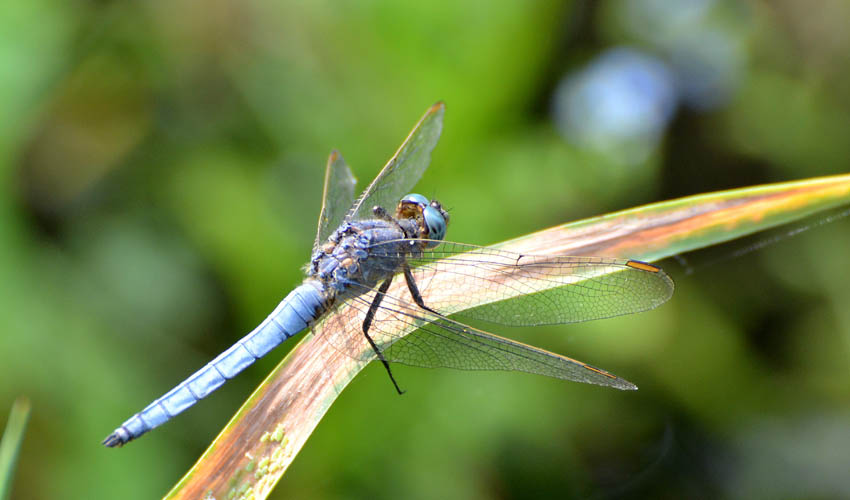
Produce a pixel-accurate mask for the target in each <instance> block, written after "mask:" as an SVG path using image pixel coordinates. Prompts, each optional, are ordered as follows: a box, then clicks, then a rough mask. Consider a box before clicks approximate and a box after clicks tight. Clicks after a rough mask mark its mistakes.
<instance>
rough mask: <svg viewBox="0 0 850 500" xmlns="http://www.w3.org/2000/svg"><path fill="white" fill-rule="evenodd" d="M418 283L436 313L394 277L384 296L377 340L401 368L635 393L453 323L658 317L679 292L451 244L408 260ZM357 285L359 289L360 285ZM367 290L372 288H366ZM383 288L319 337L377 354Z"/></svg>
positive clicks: (597, 266) (590, 261)
mask: <svg viewBox="0 0 850 500" xmlns="http://www.w3.org/2000/svg"><path fill="white" fill-rule="evenodd" d="M397 248H398V246H397V243H388V244H382V245H376V246H373V247H371V248H370V258H378V259H380V258H381V257H396V256H397V255H396V250H394V249H397ZM407 261H408V262H409V263H410V264H411V265H413V266H415V267H414V268H413V269H412V275H413V279H414V282H415V283H416V286H417V288H418V290H419V292H420V293H421V295H422V299H423V302H424V303H425V305H426V306H428V307H429V308H430V309H433V310H435V311H437V313H433V312H430V311H427V310H424V309H422V308H421V307H419V306H418V305H416V304H415V303H414V302H413V298H412V295H411V293H410V291H409V289H408V288H407V285H406V283H405V280H404V278H403V277H401V276H396V279H395V281H394V283H393V286H391V287H390V288H389V290H388V291H387V293H386V294H385V295H384V296H383V299H382V302H381V306H380V307H379V308H378V309H377V312H376V314H375V317H374V320H373V322H372V325H371V328H370V335H371V336H372V338H373V339H374V340H375V342H376V343H377V344H378V345H379V347H380V348H381V350H382V352H383V353H384V356H385V357H386V358H387V359H388V360H390V361H395V362H399V363H403V364H409V365H415V366H424V367H449V368H457V369H464V370H518V371H524V372H528V373H536V374H541V375H547V376H550V377H556V378H562V379H566V380H574V381H578V382H585V383H592V384H598V385H606V386H612V387H617V388H620V389H634V388H635V387H634V385H632V384H631V383H629V382H627V381H625V380H623V379H621V378H618V377H616V376H614V375H612V374H610V373H608V372H605V371H604V370H600V369H598V368H595V367H592V366H590V365H587V364H585V363H582V362H581V361H577V360H574V359H571V358H567V357H565V356H561V355H558V354H554V353H551V352H547V351H544V350H542V349H538V348H536V347H532V346H528V345H525V344H522V343H519V342H514V341H512V340H508V339H505V338H502V337H498V336H496V335H493V334H491V333H487V332H485V331H482V330H478V329H476V328H472V327H470V326H467V325H464V324H463V323H460V322H458V321H456V320H453V319H450V318H447V317H446V315H448V314H454V313H459V314H461V315H463V316H468V317H474V318H478V319H483V320H486V321H490V322H493V323H501V324H507V325H542V324H552V323H572V322H579V321H587V320H592V319H600V318H607V317H612V316H617V315H621V314H630V313H635V312H640V311H645V310H648V309H652V308H654V307H656V306H658V305H660V304H661V303H663V302H665V301H666V300H667V299H669V298H670V296H671V295H672V293H673V281H672V280H671V279H670V278H669V276H667V275H666V274H665V273H664V271H662V270H661V269H660V268H658V267H655V266H653V265H651V264H646V263H643V262H639V261H633V260H624V259H613V258H603V257H570V256H544V255H526V254H518V253H513V252H507V251H502V250H495V249H491V248H483V247H477V246H474V245H464V244H460V243H443V244H442V245H441V246H440V247H438V248H436V249H434V250H429V251H425V252H422V253H420V254H419V255H407ZM353 286H356V285H353ZM364 290H365V287H364ZM377 293H379V292H377V291H375V290H369V291H368V293H364V294H363V295H360V296H357V297H354V298H352V299H350V300H349V301H348V302H347V303H346V305H347V306H350V307H347V308H344V311H345V312H344V313H334V314H331V315H329V316H328V318H327V319H326V321H325V322H324V323H322V324H321V325H319V329H318V330H316V331H317V334H318V335H322V336H323V337H324V338H325V339H326V340H327V341H328V342H330V343H331V344H332V345H333V346H335V347H336V348H337V349H339V350H341V351H342V352H344V353H345V354H347V355H348V356H351V357H353V358H355V359H360V360H368V359H371V358H372V357H373V356H374V353H373V352H372V350H371V348H370V347H369V345H368V343H367V342H366V340H365V337H364V336H363V335H362V333H361V325H362V322H363V319H364V318H365V317H366V314H367V311H368V310H369V306H370V304H371V303H372V301H373V300H374V297H375V296H376V294H377Z"/></svg>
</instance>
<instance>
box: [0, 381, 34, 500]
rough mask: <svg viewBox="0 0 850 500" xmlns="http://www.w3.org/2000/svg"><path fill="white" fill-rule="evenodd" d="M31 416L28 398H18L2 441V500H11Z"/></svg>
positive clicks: (0, 464) (0, 483)
mask: <svg viewBox="0 0 850 500" xmlns="http://www.w3.org/2000/svg"><path fill="white" fill-rule="evenodd" d="M29 416H30V402H29V400H28V399H26V398H18V399H16V400H15V402H14V403H13V404H12V411H10V412H9V421H8V422H6V430H5V431H3V439H2V440H0V500H6V499H7V498H11V496H10V495H11V494H12V481H13V479H14V478H15V466H16V465H17V464H18V452H19V451H20V450H21V443H22V442H23V440H24V433H25V432H26V430H27V420H29Z"/></svg>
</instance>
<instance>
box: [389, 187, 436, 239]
mask: <svg viewBox="0 0 850 500" xmlns="http://www.w3.org/2000/svg"><path fill="white" fill-rule="evenodd" d="M396 217H397V218H399V219H402V218H405V219H406V218H414V219H416V221H417V223H418V224H419V232H420V235H421V237H422V238H426V239H429V240H442V239H443V238H445V237H446V227H447V226H448V225H449V213H448V212H446V211H445V210H444V209H443V206H442V205H441V204H440V202H439V201H437V200H430V201H428V198H426V197H424V196H422V195H421V194H415V193H414V194H409V195H407V196H405V197H404V198H402V199H401V201H400V202H398V209H397V210H396ZM437 245H438V243H436V242H435V243H429V244H428V245H427V246H429V247H432V246H437Z"/></svg>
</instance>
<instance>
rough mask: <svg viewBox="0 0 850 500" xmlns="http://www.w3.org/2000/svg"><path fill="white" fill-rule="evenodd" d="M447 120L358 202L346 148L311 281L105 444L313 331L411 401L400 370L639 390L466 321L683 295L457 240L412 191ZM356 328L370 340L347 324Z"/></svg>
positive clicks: (638, 307)
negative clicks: (377, 371) (516, 374)
mask: <svg viewBox="0 0 850 500" xmlns="http://www.w3.org/2000/svg"><path fill="white" fill-rule="evenodd" d="M444 112H445V106H444V104H443V103H441V102H440V103H437V104H435V105H434V106H432V107H431V108H430V109H428V110H427V112H426V113H425V115H424V116H423V117H422V118H421V119H420V120H419V122H418V123H417V124H416V126H415V127H414V128H413V130H412V131H411V132H410V134H409V135H408V136H407V138H406V139H405V141H404V142H403V143H402V145H401V147H400V148H399V149H398V151H396V153H395V155H393V157H392V158H391V159H390V161H389V162H388V163H387V164H386V166H385V167H384V168H383V169H382V170H381V171H380V173H379V174H378V176H377V177H376V178H375V179H374V180H373V181H372V183H371V184H369V186H368V187H367V188H366V190H365V191H364V192H363V193H362V194H361V195H360V196H359V197H358V198H357V199H356V200H355V198H354V188H355V183H356V181H355V179H354V176H353V175H352V173H351V169H350V168H349V167H348V165H347V164H346V163H345V161H344V160H343V158H342V156H341V155H340V154H339V153H337V152H333V153H332V154H331V156H330V158H329V160H328V163H327V167H326V172H325V183H324V190H323V198H322V208H321V212H320V214H319V223H318V231H317V234H316V239H315V241H314V244H313V252H312V256H311V259H310V262H309V263H308V264H307V266H306V268H305V269H306V274H307V277H306V278H305V279H304V281H303V283H302V284H301V285H300V286H298V287H296V288H295V289H294V290H293V291H292V292H290V293H289V294H288V295H287V296H286V297H285V298H284V299H283V300H282V301H281V302H280V303H279V304H278V306H277V307H276V308H275V309H274V311H272V313H271V314H269V316H268V317H267V318H266V319H265V320H264V321H263V322H262V323H260V325H259V326H257V327H256V328H255V329H254V330H253V331H251V332H250V333H249V334H248V335H246V336H245V337H243V338H242V339H240V340H239V341H238V342H236V343H235V344H234V345H233V346H231V347H230V348H228V349H227V350H225V351H224V352H222V353H221V354H220V355H218V356H217V357H216V358H215V359H213V360H212V361H210V362H209V363H208V364H207V365H205V366H204V367H203V368H201V369H200V370H198V371H197V372H195V373H194V374H193V375H191V376H190V377H189V378H187V379H186V380H185V381H183V382H181V383H180V384H178V385H177V386H176V387H174V388H173V389H171V390H170V391H169V392H167V393H166V394H165V395H164V396H162V397H160V398H159V399H157V400H155V401H154V402H152V403H151V404H149V405H148V406H147V407H145V408H144V409H143V410H142V411H140V412H139V413H136V414H135V415H133V416H132V417H130V418H129V419H128V420H127V421H125V422H124V423H123V424H121V426H120V427H118V428H117V429H115V431H114V432H113V433H112V434H110V435H109V436H108V437H107V438H106V439H104V441H103V444H104V445H106V446H109V447H117V446H122V445H124V444H126V443H128V442H129V441H131V440H133V439H136V438H138V437H139V436H141V435H143V434H145V433H146V432H148V431H150V430H152V429H154V428H155V427H158V426H159V425H162V424H163V423H165V422H166V421H168V420H170V419H171V418H173V417H174V416H176V415H177V414H179V413H181V412H183V411H184V410H186V409H187V408H189V407H191V406H192V405H194V404H195V403H197V402H198V401H200V400H201V399H202V398H204V397H206V396H208V395H209V394H210V393H212V392H213V391H215V390H216V389H218V388H219V387H221V386H222V385H223V384H224V383H225V382H226V381H227V380H229V379H231V378H233V377H235V376H236V375H237V374H239V373H240V372H241V371H243V370H244V369H245V368H246V367H248V366H250V365H251V364H252V363H254V362H255V361H256V360H257V359H259V358H261V357H263V356H265V355H266V354H268V353H269V352H270V351H271V350H272V349H274V348H275V347H277V346H278V345H280V344H281V343H282V342H284V341H285V340H287V339H289V338H290V337H293V336H295V335H297V334H298V333H300V332H302V331H305V330H308V329H311V330H312V331H313V333H314V335H315V336H316V337H317V338H322V339H324V340H325V341H327V342H329V343H330V345H331V346H332V347H333V348H335V349H337V350H339V351H340V352H342V353H344V354H346V355H348V356H350V357H351V358H354V359H356V360H359V361H371V360H375V359H377V360H378V361H380V362H381V364H382V365H383V367H384V368H385V370H386V372H387V374H388V375H389V379H390V381H391V382H392V385H393V387H394V388H395V390H396V391H397V392H398V393H399V394H401V393H403V392H404V391H402V389H401V387H400V386H399V384H398V382H397V381H396V379H395V376H394V375H393V372H392V369H391V366H390V363H401V364H406V365H413V366H421V367H431V368H434V367H447V368H455V369H463V370H509V371H521V372H528V373H534V374H540V375H545V376H549V377H554V378H559V379H564V380H571V381H576V382H583V383H589V384H597V385H601V386H608V387H613V388H616V389H621V390H634V389H637V387H636V386H635V385H634V384H632V383H631V382H628V381H627V380H624V379H623V378H620V377H618V376H616V375H614V374H612V373H609V372H607V371H605V370H603V369H600V368H596V367H594V366H591V365H589V364H587V363H584V362H581V361H578V360H576V359H572V358H569V357H566V356H562V355H560V354H556V353H553V352H549V351H545V350H543V349H539V348H537V347H533V346H530V345H527V344H523V343H520V342H516V341H514V340H510V339H508V338H504V337H500V336H498V335H495V334H493V333H490V332H487V331H484V330H481V329H478V328H474V327H472V326H469V325H468V324H466V323H464V322H462V321H461V320H465V319H467V318H469V319H476V320H482V321H484V322H487V323H490V324H500V325H508V326H528V325H548V324H563V323H576V322H581V321H588V320H595V319H601V318H609V317H613V316H619V315H624V314H631V313H636V312H641V311H646V310H649V309H653V308H655V307H657V306H659V305H660V304H662V303H664V302H665V301H667V300H668V299H669V298H670V296H671V295H672V293H673V288H674V285H673V281H672V280H671V279H670V277H669V276H668V275H667V274H666V273H665V272H664V271H663V270H662V269H661V268H659V267H657V266H654V265H652V264H649V263H646V262H641V261H638V260H630V259H619V258H610V257H587V256H550V255H545V256H544V255H528V254H522V253H513V252H509V251H504V250H498V249H493V248H487V247H479V246H475V245H469V244H463V243H453V242H449V241H445V239H444V238H445V235H446V231H447V227H448V224H449V219H450V217H449V214H448V212H447V211H446V210H445V209H444V208H443V206H442V205H441V204H440V202H439V201H437V200H429V199H428V198H426V197H425V196H422V195H420V194H405V193H409V192H410V191H411V190H412V188H413V187H414V186H415V184H416V183H417V182H418V181H419V178H420V177H421V176H422V175H423V173H424V172H425V169H426V168H427V167H428V165H429V163H430V160H431V152H432V151H433V149H434V147H435V146H436V144H437V141H438V139H439V137H440V134H441V132H442V127H443V115H444ZM392 207H395V210H394V212H392V213H391V212H390V211H389V210H390V209H391V208H392ZM394 280H396V284H397V286H395V287H392V288H391V284H392V283H393V281H394ZM342 311H345V312H342ZM351 321H355V322H356V324H357V329H356V331H357V332H358V335H352V334H351V333H350V332H351V329H350V328H347V326H348V325H349V324H350V322H351Z"/></svg>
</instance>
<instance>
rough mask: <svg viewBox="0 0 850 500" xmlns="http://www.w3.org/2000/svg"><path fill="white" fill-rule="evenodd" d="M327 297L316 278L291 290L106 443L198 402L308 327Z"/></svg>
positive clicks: (130, 437)
mask: <svg viewBox="0 0 850 500" xmlns="http://www.w3.org/2000/svg"><path fill="white" fill-rule="evenodd" d="M324 308H325V297H324V294H323V293H322V292H321V291H320V290H319V288H318V286H317V284H315V283H314V282H310V281H308V282H305V283H304V284H302V285H301V286H299V287H297V288H296V289H295V290H293V291H292V292H290V293H289V295H287V296H286V298H284V299H283V300H282V301H281V302H280V304H279V305H278V306H277V308H275V310H274V311H272V313H271V314H269V316H268V317H267V318H266V319H265V320H264V321H263V322H262V323H260V325H259V326H257V328H255V329H254V330H253V331H252V332H251V333H249V334H248V335H246V336H245V337H243V338H242V339H241V340H239V341H238V342H236V343H235V344H233V346H231V347H230V348H229V349H227V350H226V351H224V352H223V353H221V354H219V355H218V356H217V357H216V358H215V359H214V360H212V361H210V362H209V363H207V365H206V366H204V367H203V368H201V369H200V370H198V371H197V372H195V373H194V374H193V375H192V376H191V377H189V378H188V379H186V380H185V381H183V382H181V383H180V384H179V385H178V386H177V387H175V388H174V389H172V390H170V391H169V392H168V393H166V394H165V395H164V396H162V397H161V398H159V399H157V400H156V401H154V402H153V403H151V404H150V405H148V406H147V408H145V409H144V410H142V411H141V412H139V413H137V414H135V415H133V416H132V417H131V418H130V419H129V420H127V421H126V422H124V423H123V424H122V425H121V427H119V428H118V429H116V430H115V431H114V432H113V433H112V434H110V435H109V437H107V438H106V439H105V440H104V442H103V444H105V445H107V446H121V445H123V444H124V443H126V442H128V441H131V440H133V439H135V438H137V437H139V436H141V435H142V434H144V433H146V432H148V431H149V430H151V429H153V428H154V427H157V426H159V425H161V424H163V423H165V422H166V421H168V420H169V419H170V418H172V417H173V416H175V415H177V414H178V413H180V412H182V411H183V410H185V409H186V408H189V407H190V406H192V405H194V404H195V403H197V402H198V401H199V400H201V399H202V398H204V397H206V396H207V395H209V394H210V393H211V392H213V391H214V390H216V389H218V388H219V387H221V386H222V385H223V384H224V383H225V382H226V381H227V380H228V379H231V378H233V377H235V376H236V375H237V374H238V373H239V372H241V371H242V370H244V369H245V368H247V367H248V366H250V365H251V364H253V363H254V361H256V360H258V359H259V358H261V357H263V356H265V355H266V354H268V352H269V351H271V350H272V349H274V348H275V347H277V346H278V345H280V344H281V343H282V342H283V341H284V340H286V339H288V338H289V337H292V336H293V335H295V334H297V333H299V332H301V331H302V330H304V329H306V328H307V327H308V326H309V325H310V324H311V323H312V322H313V321H315V320H316V319H317V318H318V316H319V315H321V313H322V312H323V311H324Z"/></svg>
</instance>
